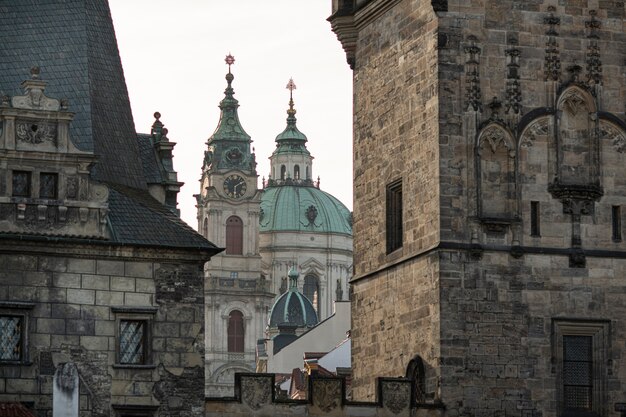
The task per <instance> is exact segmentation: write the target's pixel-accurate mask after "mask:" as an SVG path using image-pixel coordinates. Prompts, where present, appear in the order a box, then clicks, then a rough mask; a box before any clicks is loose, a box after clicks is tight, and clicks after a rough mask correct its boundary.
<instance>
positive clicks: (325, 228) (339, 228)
mask: <svg viewBox="0 0 626 417" xmlns="http://www.w3.org/2000/svg"><path fill="white" fill-rule="evenodd" d="M260 225H261V227H260V231H261V232H274V231H296V232H298V231H301V232H320V233H340V234H346V235H351V234H352V226H351V215H350V210H348V209H347V207H346V206H344V205H343V204H342V203H341V201H339V200H338V199H336V198H335V197H333V196H332V195H330V194H328V193H326V192H324V191H322V190H320V189H319V188H316V187H313V186H301V185H282V186H277V187H271V186H270V187H266V188H265V189H264V191H263V195H262V197H261V216H260Z"/></svg>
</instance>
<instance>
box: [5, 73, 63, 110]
mask: <svg viewBox="0 0 626 417" xmlns="http://www.w3.org/2000/svg"><path fill="white" fill-rule="evenodd" d="M39 72H40V71H39V67H33V68H32V69H31V71H30V74H31V79H30V80H26V81H24V82H23V83H22V87H23V88H24V92H25V94H24V95H23V96H15V97H13V98H12V99H11V105H12V106H13V107H14V108H16V109H27V110H32V109H34V110H46V111H59V110H60V109H61V102H60V101H59V100H57V99H54V98H49V97H46V96H45V95H44V93H43V92H44V90H45V89H46V85H47V84H48V83H46V82H45V81H42V80H40V79H39Z"/></svg>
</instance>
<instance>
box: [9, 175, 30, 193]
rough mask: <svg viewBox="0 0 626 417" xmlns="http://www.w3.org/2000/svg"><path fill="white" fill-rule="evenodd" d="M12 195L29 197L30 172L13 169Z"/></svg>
mask: <svg viewBox="0 0 626 417" xmlns="http://www.w3.org/2000/svg"><path fill="white" fill-rule="evenodd" d="M13 197H30V172H28V171H13Z"/></svg>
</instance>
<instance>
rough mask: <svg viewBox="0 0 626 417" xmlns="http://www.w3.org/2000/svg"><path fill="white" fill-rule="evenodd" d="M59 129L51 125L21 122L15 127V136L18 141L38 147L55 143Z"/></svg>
mask: <svg viewBox="0 0 626 417" xmlns="http://www.w3.org/2000/svg"><path fill="white" fill-rule="evenodd" d="M56 135H57V128H56V126H55V125H53V124H50V123H42V122H39V123H28V122H19V123H17V125H16V127H15V136H16V138H17V140H18V141H20V142H25V143H29V144H31V145H38V144H40V143H43V142H54V141H55V139H56Z"/></svg>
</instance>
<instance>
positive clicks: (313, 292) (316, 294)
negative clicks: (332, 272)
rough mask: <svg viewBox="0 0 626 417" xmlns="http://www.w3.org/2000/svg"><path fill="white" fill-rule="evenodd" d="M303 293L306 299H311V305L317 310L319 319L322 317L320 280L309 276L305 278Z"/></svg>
mask: <svg viewBox="0 0 626 417" xmlns="http://www.w3.org/2000/svg"><path fill="white" fill-rule="evenodd" d="M302 292H303V293H304V295H305V297H306V298H308V299H309V301H310V302H311V304H313V308H315V312H316V313H317V315H318V317H319V315H320V305H321V300H320V284H319V280H318V279H317V277H316V276H315V275H307V276H305V277H304V286H303V288H302Z"/></svg>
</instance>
